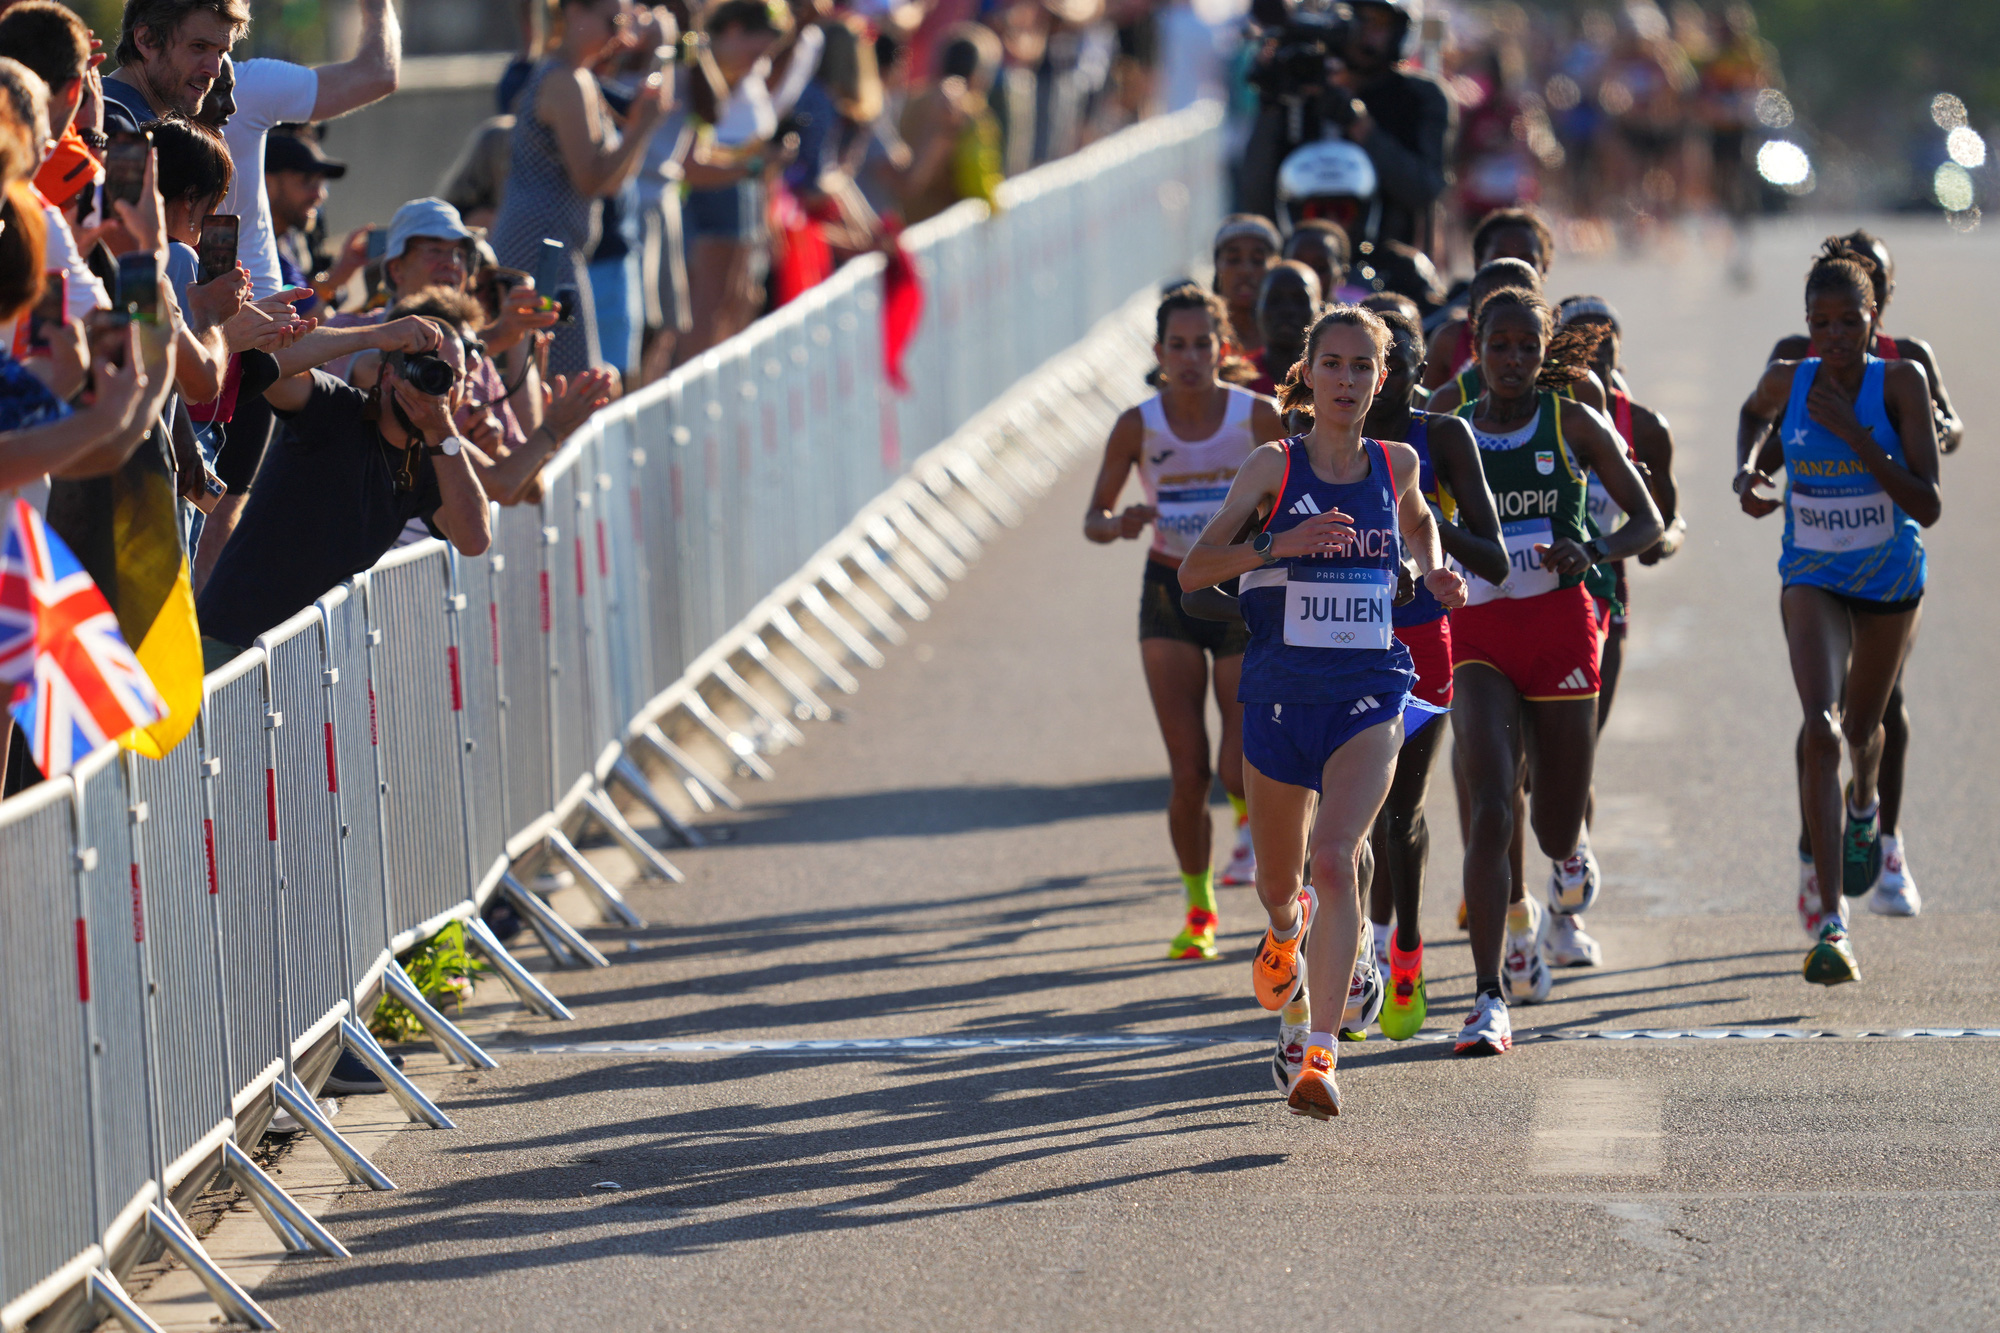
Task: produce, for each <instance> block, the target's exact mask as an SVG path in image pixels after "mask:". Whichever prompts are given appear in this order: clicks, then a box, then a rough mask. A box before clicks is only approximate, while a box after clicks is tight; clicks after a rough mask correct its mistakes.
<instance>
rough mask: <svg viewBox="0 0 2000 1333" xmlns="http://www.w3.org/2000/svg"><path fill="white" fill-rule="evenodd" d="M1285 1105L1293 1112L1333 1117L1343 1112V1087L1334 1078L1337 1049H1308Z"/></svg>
mask: <svg viewBox="0 0 2000 1333" xmlns="http://www.w3.org/2000/svg"><path fill="white" fill-rule="evenodd" d="M1285 1107H1286V1109H1287V1110H1289V1111H1290V1112H1291V1113H1292V1114H1293V1115H1309V1116H1311V1117H1312V1118H1313V1119H1315V1120H1331V1119H1332V1118H1333V1117H1335V1116H1337V1115H1339V1114H1340V1088H1339V1087H1338V1086H1337V1085H1336V1084H1335V1083H1334V1081H1333V1052H1332V1051H1329V1050H1328V1049H1327V1048H1326V1047H1324V1046H1309V1047H1307V1048H1306V1062H1305V1063H1304V1064H1303V1065H1301V1066H1300V1067H1299V1076H1298V1077H1297V1078H1295V1079H1293V1080H1292V1091H1291V1095H1290V1096H1288V1097H1287V1098H1285Z"/></svg>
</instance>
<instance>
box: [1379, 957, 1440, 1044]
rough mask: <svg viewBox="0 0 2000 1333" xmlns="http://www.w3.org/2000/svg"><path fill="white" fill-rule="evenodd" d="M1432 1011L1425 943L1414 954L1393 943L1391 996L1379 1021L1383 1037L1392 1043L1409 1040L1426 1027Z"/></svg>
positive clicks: (1383, 1005) (1390, 973)
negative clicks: (1428, 999) (1427, 994)
mask: <svg viewBox="0 0 2000 1333" xmlns="http://www.w3.org/2000/svg"><path fill="white" fill-rule="evenodd" d="M1429 1012H1430V1009H1429V1005H1428V1003H1427V1002H1426V1001H1425V999H1424V944H1423V941H1422V940H1418V941H1417V947H1416V948H1415V950H1413V951H1412V952H1410V953H1404V952H1403V951H1402V950H1401V949H1399V948H1397V947H1396V945H1395V942H1394V941H1393V940H1392V941H1390V944H1389V994H1388V997H1387V998H1386V999H1384V1000H1383V1001H1382V1016H1381V1017H1380V1018H1379V1019H1377V1020H1376V1024H1377V1026H1379V1027H1380V1028H1381V1029H1382V1035H1383V1036H1385V1037H1387V1038H1388V1039H1389V1040H1390V1041H1408V1040H1409V1039H1410V1038H1412V1037H1414V1036H1416V1035H1417V1033H1418V1032H1419V1031H1420V1030H1421V1029H1422V1028H1423V1026H1424V1016H1425V1015H1426V1014H1427V1013H1429Z"/></svg>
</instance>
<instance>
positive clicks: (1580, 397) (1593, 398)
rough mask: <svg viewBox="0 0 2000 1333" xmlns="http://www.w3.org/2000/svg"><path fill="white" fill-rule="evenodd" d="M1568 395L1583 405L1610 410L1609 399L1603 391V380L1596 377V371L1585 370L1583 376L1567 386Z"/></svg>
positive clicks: (1603, 410) (1604, 410)
mask: <svg viewBox="0 0 2000 1333" xmlns="http://www.w3.org/2000/svg"><path fill="white" fill-rule="evenodd" d="M1569 392H1570V397H1571V398H1573V399H1575V400H1576V401H1577V402H1579V403H1582V404H1583V405H1584V406H1585V407H1594V408H1596V409H1597V410H1598V411H1600V412H1609V411H1610V410H1611V399H1610V397H1609V396H1608V395H1606V393H1605V392H1604V381H1603V380H1601V379H1599V378H1597V372H1596V371H1594V370H1593V371H1589V372H1587V373H1586V374H1585V375H1584V377H1583V378H1582V379H1580V380H1578V381H1577V382H1576V383H1574V384H1572V385H1570V386H1569Z"/></svg>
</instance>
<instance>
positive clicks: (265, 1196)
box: [222, 964, 394, 1259]
mask: <svg viewBox="0 0 2000 1333" xmlns="http://www.w3.org/2000/svg"><path fill="white" fill-rule="evenodd" d="M391 966H394V965H393V964H391ZM222 1169H223V1171H224V1172H226V1173H227V1174H228V1176H229V1178H230V1179H231V1180H233V1181H235V1182H236V1185H237V1187H238V1188H239V1189H241V1190H242V1191H243V1192H244V1193H245V1194H247V1195H249V1196H250V1202H251V1204H252V1205H253V1206H254V1207H255V1208H256V1209H257V1211H258V1212H259V1213H262V1214H263V1216H264V1221H265V1222H266V1223H268V1224H269V1226H270V1228H271V1230H272V1231H274V1232H276V1233H277V1236H278V1239H279V1240H280V1241H281V1242H283V1244H284V1246H285V1248H286V1249H288V1250H290V1251H292V1252H293V1253H295V1254H298V1253H304V1252H305V1251H307V1250H318V1251H319V1252H320V1253H321V1254H323V1255H325V1256H326V1257H327V1258H329V1259H348V1258H352V1257H353V1256H352V1255H350V1254H349V1253H348V1249H347V1247H346V1246H345V1245H342V1244H341V1243H340V1242H339V1241H337V1240H335V1239H334V1238H333V1233H332V1232H331V1231H328V1230H327V1229H326V1228H325V1227H323V1226H321V1225H320V1224H319V1219H317V1218H315V1217H314V1216H313V1215H312V1214H311V1213H309V1212H307V1211H306V1210H305V1209H303V1208H301V1207H299V1205H298V1202H297V1201H296V1200H294V1199H293V1198H292V1196H291V1195H289V1194H287V1193H285V1192H284V1191H283V1190H281V1189H279V1188H278V1183H277V1182H276V1181H274V1180H272V1179H271V1178H270V1177H269V1176H267V1175H265V1174H264V1168H263V1167H261V1166H258V1165H257V1164H256V1163H255V1162H253V1161H251V1160H250V1154H249V1153H246V1152H244V1151H243V1149H242V1147H241V1146H239V1145H238V1144H237V1142H236V1140H234V1139H229V1140H227V1141H225V1142H224V1143H223V1145H222Z"/></svg>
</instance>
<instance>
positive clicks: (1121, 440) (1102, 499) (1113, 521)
mask: <svg viewBox="0 0 2000 1333" xmlns="http://www.w3.org/2000/svg"><path fill="white" fill-rule="evenodd" d="M1145 442H1146V425H1145V422H1144V421H1143V420H1142V419H1141V418H1140V416H1139V409H1138V408H1136V407H1134V408H1128V409H1127V410H1126V411H1125V412H1124V413H1122V414H1121V415H1120V416H1119V418H1118V421H1117V423H1116V424H1115V425H1113V426H1112V427H1111V438H1110V439H1109V440H1107V441H1105V443H1104V462H1103V463H1102V464H1101V465H1100V466H1099V467H1098V469H1097V486H1096V488H1095V489H1094V490H1092V491H1091V493H1090V508H1088V509H1086V510H1085V511H1084V514H1083V535H1084V536H1085V537H1087V538H1089V539H1090V540H1091V541H1094V542H1115V541H1117V540H1119V539H1120V538H1124V539H1125V540H1127V541H1130V540H1132V539H1133V538H1136V537H1137V536H1139V534H1140V533H1142V532H1144V531H1145V530H1146V525H1147V524H1148V523H1151V522H1152V521H1153V520H1154V519H1155V518H1157V517H1159V515H1158V514H1157V513H1156V512H1155V510H1154V509H1153V507H1152V506H1151V505H1143V504H1137V505H1127V506H1126V508H1125V512H1124V513H1122V514H1114V513H1113V512H1111V506H1112V505H1115V504H1117V503H1118V496H1119V494H1120V493H1121V492H1123V491H1124V489H1125V481H1126V479H1127V478H1128V477H1130V476H1131V475H1132V470H1133V469H1134V468H1136V467H1138V466H1139V450H1140V448H1141V446H1143V445H1144V444H1145Z"/></svg>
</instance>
